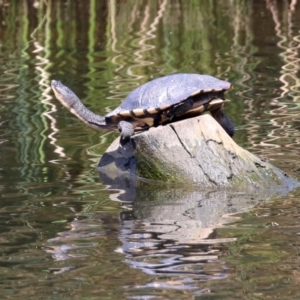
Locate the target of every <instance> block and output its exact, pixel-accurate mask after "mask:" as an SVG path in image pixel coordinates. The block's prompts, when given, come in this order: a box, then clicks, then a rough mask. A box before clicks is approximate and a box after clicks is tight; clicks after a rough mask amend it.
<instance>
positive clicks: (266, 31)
mask: <svg viewBox="0 0 300 300" xmlns="http://www.w3.org/2000/svg"><path fill="white" fill-rule="evenodd" d="M0 4H1V13H0V17H1V22H0V29H1V30H0V60H1V63H0V70H1V78H0V90H1V93H0V124H1V126H0V156H1V162H0V189H1V202H0V232H1V234H0V243H1V248H0V249H1V258H0V275H1V277H0V278H1V279H0V294H1V296H2V297H1V298H2V299H126V298H128V299H198V298H204V299H276V298H277V299H298V298H299V293H300V292H299V267H298V266H299V255H298V253H299V241H298V239H299V234H300V232H299V209H300V206H299V199H300V194H299V190H295V191H293V192H291V193H289V194H288V195H285V196H283V197H280V198H270V197H269V196H268V195H264V194H261V195H260V196H259V197H258V196H255V197H254V196H253V197H251V196H249V195H247V194H236V195H229V194H226V193H220V192H219V191H208V192H204V191H202V192H193V191H190V190H189V188H188V187H186V188H184V189H183V188H182V187H176V186H171V185H170V186H165V185H166V184H163V185H161V184H149V183H145V182H142V183H139V184H138V187H136V186H135V183H133V182H130V181H127V182H123V183H122V184H123V186H122V189H121V190H120V182H113V181H112V182H106V181H105V180H104V179H103V178H102V177H100V176H99V174H98V173H97V171H96V165H97V163H98V161H99V159H100V156H101V154H102V153H103V152H104V151H105V149H106V148H107V147H108V145H109V144H110V143H111V142H112V141H113V140H114V139H115V137H116V136H117V133H112V132H97V131H93V130H92V129H90V128H88V127H86V126H85V125H84V124H83V123H80V122H79V121H78V120H77V119H76V118H74V116H73V115H71V114H70V113H69V112H68V111H67V110H66V109H64V108H63V107H62V106H61V104H60V103H58V101H57V100H56V99H55V98H54V95H53V93H52V91H51V89H50V87H49V83H50V80H51V79H58V80H61V81H62V82H63V83H65V84H66V85H67V86H70V87H71V88H72V89H73V90H74V91H75V92H76V93H77V94H78V96H79V97H80V98H81V99H82V100H83V101H84V103H86V104H87V106H88V107H89V108H91V109H92V110H93V111H95V112H97V113H100V114H105V113H106V112H108V111H110V110H111V109H113V108H115V107H116V106H117V105H118V104H119V103H120V102H121V101H122V99H124V97H125V96H126V95H127V94H128V93H129V92H130V91H131V90H132V89H133V88H134V87H136V86H138V85H140V84H142V83H144V82H147V81H148V80H150V79H151V78H156V77H159V76H163V75H166V74H170V73H174V72H195V73H209V74H212V75H214V76H217V77H219V78H222V79H227V80H229V81H231V82H232V84H233V85H234V90H233V91H230V92H229V93H228V94H227V98H228V99H230V100H231V102H230V103H228V104H226V111H227V113H228V115H229V116H230V117H231V118H232V120H233V122H234V123H235V124H236V126H237V133H236V136H235V141H236V142H237V143H238V144H239V145H241V146H242V147H244V148H246V149H248V150H250V151H251V152H253V153H255V154H257V155H260V156H264V157H266V158H267V159H269V160H270V161H271V162H272V163H273V164H275V165H276V166H278V167H280V168H282V169H283V170H284V171H285V172H287V173H288V174H290V175H292V176H294V177H295V178H297V179H298V180H300V175H299V169H300V165H299V163H298V157H299V154H298V153H299V141H300V133H299V127H300V124H299V111H300V110H299V109H300V107H299V95H300V81H299V78H300V71H299V61H300V55H299V49H300V35H299V30H300V18H299V16H300V5H299V3H298V1H295V0H293V1H287V0H283V1H275V0H273V1H271V0H270V1H179V0H178V1H172V2H170V1H167V0H163V1H152V0H151V1H150V0H149V1H134V0H129V1H109V2H107V1H96V0H90V1H79V0H78V1H58V0H52V1H47V2H45V1H10V2H8V1H1V2H0ZM216 197H218V198H219V199H220V201H219V202H217V203H215V202H213V199H216ZM120 200H122V201H120ZM132 201H134V202H132Z"/></svg>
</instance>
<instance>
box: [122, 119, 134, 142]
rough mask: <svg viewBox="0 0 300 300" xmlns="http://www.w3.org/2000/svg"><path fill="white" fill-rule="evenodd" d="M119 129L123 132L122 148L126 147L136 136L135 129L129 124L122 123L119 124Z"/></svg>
mask: <svg viewBox="0 0 300 300" xmlns="http://www.w3.org/2000/svg"><path fill="white" fill-rule="evenodd" d="M118 129H119V131H120V132H121V136H120V144H121V146H122V147H124V146H125V145H126V144H127V143H129V142H130V139H131V137H132V136H133V135H134V127H133V125H132V124H131V123H129V122H126V121H121V122H119V124H118Z"/></svg>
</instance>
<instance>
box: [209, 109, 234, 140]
mask: <svg viewBox="0 0 300 300" xmlns="http://www.w3.org/2000/svg"><path fill="white" fill-rule="evenodd" d="M211 114H212V116H213V117H214V119H215V120H216V121H217V122H218V123H219V124H220V125H221V126H222V127H223V129H224V130H225V131H226V132H227V134H228V135H229V136H230V137H233V136H234V132H235V128H234V125H233V123H232V121H231V120H230V118H229V117H228V116H227V115H226V114H225V112H224V110H223V107H221V108H220V109H218V110H215V111H212V112H211Z"/></svg>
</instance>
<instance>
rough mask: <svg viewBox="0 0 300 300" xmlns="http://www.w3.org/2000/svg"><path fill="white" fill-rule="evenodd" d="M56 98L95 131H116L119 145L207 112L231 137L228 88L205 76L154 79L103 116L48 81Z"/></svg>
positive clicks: (70, 92)
mask: <svg viewBox="0 0 300 300" xmlns="http://www.w3.org/2000/svg"><path fill="white" fill-rule="evenodd" d="M51 87H52V89H53V91H54V93H55V95H56V98H57V99H58V100H59V101H60V102H61V103H62V104H63V105H64V106H65V107H67V108H68V109H69V110H70V111H71V112H72V113H73V114H74V115H76V116H77V117H78V118H79V119H80V120H81V121H83V122H84V123H86V124H87V125H89V126H91V127H93V128H96V129H119V131H120V132H121V139H120V143H121V145H125V144H126V143H127V142H128V141H129V140H130V137H131V136H132V135H133V134H134V132H135V131H142V130H146V129H148V128H149V127H152V126H154V127H156V126H159V125H162V124H167V123H170V122H174V121H176V120H180V119H185V118H189V117H193V116H197V115H200V114H202V113H203V112H205V111H210V112H211V114H212V116H213V117H214V118H215V119H216V120H217V121H218V122H219V124H220V125H221V126H222V127H223V128H224V129H225V131H226V132H227V133H228V134H229V135H230V136H231V137H232V136H233V134H234V125H233V124H232V122H231V121H230V119H229V118H228V117H227V115H226V114H225V112H224V110H223V106H224V92H225V91H226V90H228V89H230V87H231V84H230V83H229V82H227V81H223V80H219V79H217V78H214V77H212V76H209V75H198V74H174V75H169V76H165V77H161V78H157V79H154V80H152V81H150V82H148V83H145V84H143V85H141V86H140V87H138V88H136V89H135V90H133V91H132V92H131V93H130V94H129V95H128V96H127V97H126V98H125V100H124V101H123V102H122V103H121V105H120V106H118V107H117V108H116V109H115V110H113V111H112V112H110V113H108V114H107V115H105V116H100V115H97V114H94V113H93V112H91V111H90V110H88V109H87V108H86V107H85V106H84V105H83V103H82V102H81V101H80V100H79V99H78V97H77V96H76V95H75V94H74V93H73V92H72V91H71V90H70V89H69V88H68V87H66V86H64V85H63V84H62V83H61V82H59V81H56V80H52V82H51Z"/></svg>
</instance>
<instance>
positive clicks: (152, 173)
mask: <svg viewBox="0 0 300 300" xmlns="http://www.w3.org/2000/svg"><path fill="white" fill-rule="evenodd" d="M136 161H137V175H138V176H140V177H143V178H147V179H153V180H161V181H169V182H182V181H183V178H182V177H184V176H183V175H182V174H180V173H178V172H177V171H174V169H172V167H170V166H166V165H164V164H163V163H161V162H160V161H159V160H156V159H155V157H153V156H152V157H144V156H143V155H141V154H139V155H136ZM173 174H176V176H174V175H173Z"/></svg>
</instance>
